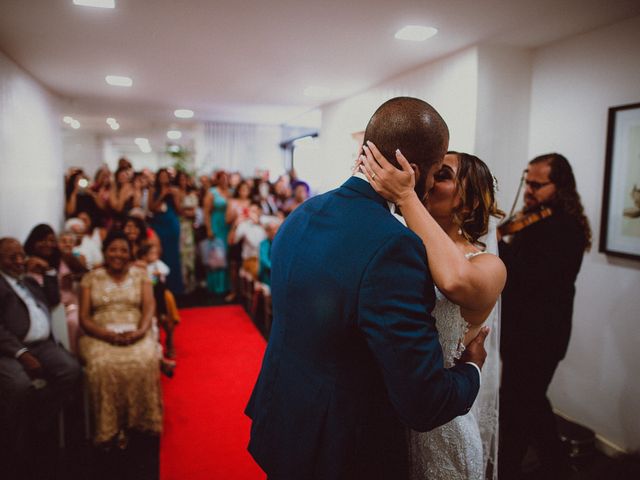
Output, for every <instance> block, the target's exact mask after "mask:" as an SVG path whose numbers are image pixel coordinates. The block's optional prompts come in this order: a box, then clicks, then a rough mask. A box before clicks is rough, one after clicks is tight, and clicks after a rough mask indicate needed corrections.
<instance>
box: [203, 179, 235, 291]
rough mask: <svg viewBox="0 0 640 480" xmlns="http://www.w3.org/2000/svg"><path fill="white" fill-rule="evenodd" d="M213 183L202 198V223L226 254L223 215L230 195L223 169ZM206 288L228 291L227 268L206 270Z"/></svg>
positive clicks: (227, 231) (227, 232)
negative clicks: (221, 244)
mask: <svg viewBox="0 0 640 480" xmlns="http://www.w3.org/2000/svg"><path fill="white" fill-rule="evenodd" d="M215 185H216V186H214V187H211V188H210V189H209V192H207V195H206V196H205V198H204V206H203V208H204V223H205V226H206V228H207V236H208V237H209V238H210V239H215V238H217V239H220V240H222V243H223V245H224V250H225V251H224V255H225V256H226V252H227V248H228V244H227V237H228V235H229V225H227V222H226V219H225V215H226V212H227V200H228V198H229V197H230V196H231V191H230V190H229V177H228V176H227V173H226V172H224V171H220V172H218V173H217V174H216V178H215ZM207 289H208V290H209V292H211V293H214V294H216V295H222V294H224V293H226V292H228V291H229V270H228V269H227V268H226V267H225V268H218V269H215V270H211V269H209V270H208V271H207Z"/></svg>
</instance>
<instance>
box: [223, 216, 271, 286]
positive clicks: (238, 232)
mask: <svg viewBox="0 0 640 480" xmlns="http://www.w3.org/2000/svg"><path fill="white" fill-rule="evenodd" d="M261 213H262V209H261V208H260V205H258V204H257V203H251V205H250V206H249V210H248V212H247V216H246V217H244V216H239V217H237V219H236V221H235V222H234V223H233V226H232V227H231V231H230V232H229V245H241V248H242V251H241V255H242V268H243V269H244V270H245V271H246V272H248V273H249V274H250V275H251V276H252V277H253V279H254V280H257V279H258V250H259V248H260V242H262V240H264V239H265V238H266V236H267V234H266V233H265V231H264V227H263V226H262V225H261V224H260V214H261Z"/></svg>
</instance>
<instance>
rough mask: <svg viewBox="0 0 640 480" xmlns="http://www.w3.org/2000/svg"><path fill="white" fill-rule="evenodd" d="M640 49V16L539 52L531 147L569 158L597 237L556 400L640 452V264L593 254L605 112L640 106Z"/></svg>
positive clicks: (557, 381)
mask: <svg viewBox="0 0 640 480" xmlns="http://www.w3.org/2000/svg"><path fill="white" fill-rule="evenodd" d="M638 45H640V17H637V18H634V19H630V20H627V21H625V22H623V23H619V24H617V25H613V26H611V27H607V28H603V29H599V30H596V31H593V32H591V33H588V34H585V35H581V36H577V37H574V38H571V39H569V40H566V41H563V42H560V43H557V44H554V45H551V46H548V47H546V48H542V49H540V50H539V51H537V52H536V53H535V57H534V61H533V80H532V94H531V120H530V122H531V130H530V134H531V135H530V146H529V158H533V157H534V156H535V155H538V154H542V153H547V152H553V151H557V152H560V153H562V154H564V155H565V156H566V157H567V158H568V159H569V161H570V162H571V164H572V165H573V168H574V172H575V175H576V180H577V183H578V189H579V191H580V193H581V194H582V199H583V203H584V206H585V209H586V213H587V216H588V217H589V221H590V222H591V226H592V228H593V234H594V239H595V240H594V248H593V250H592V252H591V253H590V254H588V255H586V256H585V259H584V263H583V266H582V271H581V272H580V275H579V277H578V282H577V294H576V300H575V312H574V317H573V325H574V328H573V334H572V338H571V343H570V346H569V352H568V354H567V357H566V359H565V360H564V361H563V362H562V363H561V364H560V367H559V369H558V372H557V374H556V376H555V379H554V381H553V384H552V387H551V394H552V401H553V403H554V405H555V407H556V408H558V409H559V410H560V411H562V412H564V413H566V414H567V415H569V416H570V417H573V418H574V419H576V420H578V421H580V422H582V423H583V424H585V425H587V426H589V427H591V428H593V429H595V430H596V432H598V433H599V434H601V435H603V436H604V437H606V438H607V439H609V440H610V441H612V442H613V443H614V444H616V445H618V446H620V447H623V448H625V449H627V450H637V449H639V448H640V367H639V365H640V361H639V359H640V355H639V349H638V347H639V346H640V295H638V293H639V292H640V262H632V261H623V260H615V259H613V258H608V257H606V256H605V255H603V254H600V253H597V251H598V240H597V239H598V237H599V232H600V214H601V202H602V186H603V174H604V156H605V142H606V135H607V130H606V129H607V110H608V108H609V107H612V106H618V105H623V104H629V103H637V102H640V56H639V55H638Z"/></svg>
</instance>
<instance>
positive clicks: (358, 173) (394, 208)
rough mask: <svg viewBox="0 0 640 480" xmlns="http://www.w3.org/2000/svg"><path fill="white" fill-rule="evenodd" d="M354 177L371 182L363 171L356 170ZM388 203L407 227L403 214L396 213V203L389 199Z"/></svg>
mask: <svg viewBox="0 0 640 480" xmlns="http://www.w3.org/2000/svg"><path fill="white" fill-rule="evenodd" d="M353 176H354V177H356V178H359V179H361V180H364V181H365V182H367V183H369V180H368V179H367V177H366V175H365V174H364V173H361V172H355V173H354V174H353ZM387 205H388V207H389V211H390V212H391V215H393V216H394V217H395V218H396V220H398V221H399V222H400V223H401V224H403V225H404V226H405V227H406V226H407V222H406V220H405V219H404V217H403V216H402V215H399V214H397V213H396V204H395V203H392V202H389V201H387Z"/></svg>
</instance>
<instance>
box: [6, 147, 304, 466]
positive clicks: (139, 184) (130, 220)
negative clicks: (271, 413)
mask: <svg viewBox="0 0 640 480" xmlns="http://www.w3.org/2000/svg"><path fill="white" fill-rule="evenodd" d="M65 196H66V198H65V222H64V225H63V227H62V229H61V230H60V231H59V232H56V231H55V229H54V228H52V227H51V226H50V225H46V224H40V225H37V226H36V227H34V228H33V230H32V231H31V233H30V234H29V235H28V237H27V238H26V240H25V241H24V243H22V242H20V241H19V240H17V239H12V238H8V237H5V238H1V239H0V270H1V274H2V275H1V276H0V293H1V294H2V299H1V301H2V305H1V307H2V308H0V311H1V313H0V316H1V317H2V318H0V349H1V350H2V355H1V356H0V387H2V388H1V389H2V391H3V399H2V402H0V420H2V422H3V423H2V424H3V425H7V426H8V427H9V428H8V429H5V431H4V432H2V433H0V451H1V452H3V454H4V455H3V456H4V457H6V458H3V459H2V461H3V464H4V465H8V466H9V467H8V468H7V469H6V470H5V471H7V472H9V478H14V477H15V478H31V477H30V473H29V469H30V468H32V466H30V465H29V458H28V456H27V454H26V452H29V451H31V450H32V449H33V448H34V445H36V444H37V442H36V444H34V443H33V442H34V439H41V437H42V436H41V435H40V434H39V431H40V430H42V429H43V428H44V429H45V430H46V431H47V432H48V433H47V438H49V439H50V440H51V439H54V437H55V434H54V433H52V432H55V431H56V414H57V413H58V412H60V409H61V408H62V406H63V405H64V404H65V402H68V401H69V400H70V399H71V398H73V397H74V396H76V397H77V396H78V394H79V392H80V388H81V387H80V385H81V382H80V378H81V377H82V376H84V378H85V382H84V383H85V385H86V387H85V388H86V389H87V390H88V393H89V399H90V412H91V418H92V435H93V440H94V443H95V445H97V446H98V447H99V448H101V449H102V450H104V451H108V450H110V449H113V448H118V447H119V448H121V449H122V448H126V445H127V442H128V438H129V433H130V432H143V433H144V434H150V435H152V436H153V435H155V436H157V435H158V434H159V433H160V431H161V429H162V395H161V390H160V381H159V378H160V372H162V373H165V374H166V375H168V376H169V377H171V376H172V375H173V373H174V368H175V365H176V363H175V360H173V359H174V357H175V349H174V346H173V331H174V327H175V326H176V324H177V323H178V322H179V313H178V304H179V303H180V302H181V300H183V299H185V298H187V297H188V296H189V295H191V294H195V295H202V294H203V293H204V295H207V296H208V297H210V298H212V297H216V301H219V302H222V301H226V302H233V301H235V300H236V299H237V297H238V295H239V282H240V276H242V275H244V276H249V277H251V278H252V279H253V280H255V282H256V285H257V287H256V288H266V289H268V284H269V274H270V250H271V241H272V240H273V238H274V236H275V233H276V232H277V230H278V227H279V225H280V223H281V222H282V220H283V219H284V218H285V217H286V215H288V214H289V213H290V212H292V211H293V210H294V209H295V208H296V207H298V206H299V205H300V204H301V203H302V202H304V201H305V200H306V198H307V197H308V196H309V186H308V185H307V184H306V183H304V182H301V181H299V180H297V179H295V175H294V174H292V175H285V176H282V177H280V178H279V179H278V180H277V181H276V182H275V183H271V182H269V180H268V179H267V178H263V177H260V178H242V176H241V175H240V174H238V173H228V172H224V171H216V172H214V173H213V175H211V176H208V175H203V176H200V177H199V178H198V179H196V178H195V177H194V176H192V175H189V174H187V173H185V172H183V171H176V170H173V169H164V168H163V169H160V170H158V171H157V172H155V173H153V172H151V171H149V170H143V171H138V172H137V171H135V170H134V169H133V168H132V165H131V163H130V162H129V161H128V160H126V159H124V158H123V159H120V161H119V163H118V168H117V170H116V171H115V172H113V173H112V172H111V171H110V170H109V169H108V168H107V167H102V168H100V169H99V170H98V172H97V173H96V174H95V176H94V177H93V180H91V179H90V178H89V177H88V176H87V174H86V173H85V172H84V171H83V170H82V169H76V168H74V169H70V170H69V172H68V173H67V176H66V178H65ZM258 285H260V287H258ZM21 301H22V302H21ZM22 305H26V307H27V308H26V309H24V308H21V307H22ZM23 310H24V311H23ZM56 312H57V313H58V314H61V315H63V316H64V317H65V319H66V326H67V329H66V333H68V342H62V343H66V348H62V346H61V344H60V343H61V342H60V340H61V339H60V338H56V337H55V332H54V331H53V330H54V329H53V328H52V327H51V325H52V321H51V320H52V317H53V316H55V315H56ZM159 328H162V329H163V330H164V332H165V335H164V337H165V345H164V346H163V345H161V343H160V338H161V335H160V334H159ZM65 336H66V335H65ZM81 365H82V367H83V368H82V367H81ZM81 372H83V373H81ZM4 392H8V394H7V395H4ZM45 405H46V408H45ZM36 411H37V412H44V414H46V417H47V418H46V421H37V422H36V421H33V419H34V418H35V417H34V415H33V413H34V412H36ZM38 441H40V440H38ZM51 443H53V444H55V442H48V444H49V446H51ZM53 457H55V455H53ZM44 471H45V473H43V470H42V469H41V470H40V471H38V472H37V473H33V472H32V473H33V475H32V476H33V478H46V468H45V469H44ZM42 475H45V477H42Z"/></svg>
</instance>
